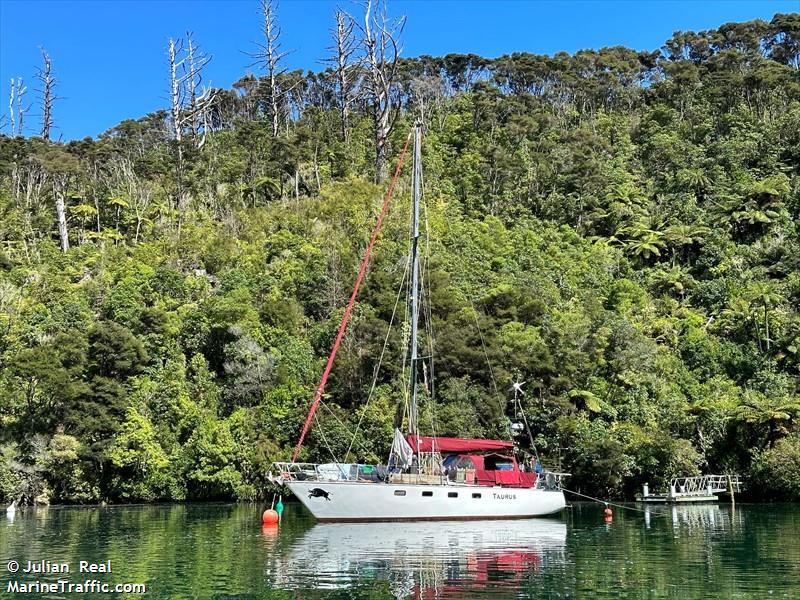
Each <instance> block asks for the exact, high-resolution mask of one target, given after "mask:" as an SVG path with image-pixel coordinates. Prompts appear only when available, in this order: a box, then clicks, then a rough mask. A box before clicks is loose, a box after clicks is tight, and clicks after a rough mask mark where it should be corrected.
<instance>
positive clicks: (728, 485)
mask: <svg viewBox="0 0 800 600" xmlns="http://www.w3.org/2000/svg"><path fill="white" fill-rule="evenodd" d="M669 485H670V489H671V490H672V489H674V490H675V491H676V492H677V493H679V494H701V493H702V494H707V493H709V492H710V493H712V494H719V493H722V492H729V491H731V490H732V491H734V492H740V491H742V490H741V487H742V483H741V481H740V480H739V476H738V475H700V476H699V477H676V478H675V479H673V480H672V481H670V484H669Z"/></svg>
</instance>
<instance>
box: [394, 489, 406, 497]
mask: <svg viewBox="0 0 800 600" xmlns="http://www.w3.org/2000/svg"><path fill="white" fill-rule="evenodd" d="M394 495H395V496H405V495H406V491H405V490H395V491H394Z"/></svg>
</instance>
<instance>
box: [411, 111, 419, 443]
mask: <svg viewBox="0 0 800 600" xmlns="http://www.w3.org/2000/svg"><path fill="white" fill-rule="evenodd" d="M421 147H422V123H420V122H419V121H417V122H416V123H415V124H414V166H413V170H412V175H411V190H412V206H411V294H410V296H409V309H410V311H409V312H410V313H411V343H410V346H411V357H410V358H411V360H410V363H409V364H410V370H411V377H410V381H409V391H410V396H411V408H410V410H409V415H408V431H409V433H412V434H415V435H417V436H418V435H419V419H418V414H417V361H418V358H417V326H418V324H419V300H420V298H419V201H420V195H421V193H422V148H421ZM414 452H417V448H414Z"/></svg>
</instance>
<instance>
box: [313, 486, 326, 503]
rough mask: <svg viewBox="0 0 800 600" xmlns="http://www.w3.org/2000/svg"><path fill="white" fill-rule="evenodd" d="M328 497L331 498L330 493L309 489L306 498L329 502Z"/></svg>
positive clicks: (320, 489)
mask: <svg viewBox="0 0 800 600" xmlns="http://www.w3.org/2000/svg"><path fill="white" fill-rule="evenodd" d="M330 496H331V493H330V492H326V491H325V490H323V489H322V488H311V489H310V490H308V497H309V498H325V500H327V501H328V502H330V501H331V498H330Z"/></svg>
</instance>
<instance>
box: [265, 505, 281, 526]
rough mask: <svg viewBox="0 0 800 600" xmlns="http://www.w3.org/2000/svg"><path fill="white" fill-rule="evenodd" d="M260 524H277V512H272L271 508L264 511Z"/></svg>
mask: <svg viewBox="0 0 800 600" xmlns="http://www.w3.org/2000/svg"><path fill="white" fill-rule="evenodd" d="M261 522H262V523H263V524H264V525H271V524H273V523H277V522H278V512H277V511H275V510H273V509H271V508H268V509H267V510H265V511H264V514H263V515H261Z"/></svg>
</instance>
